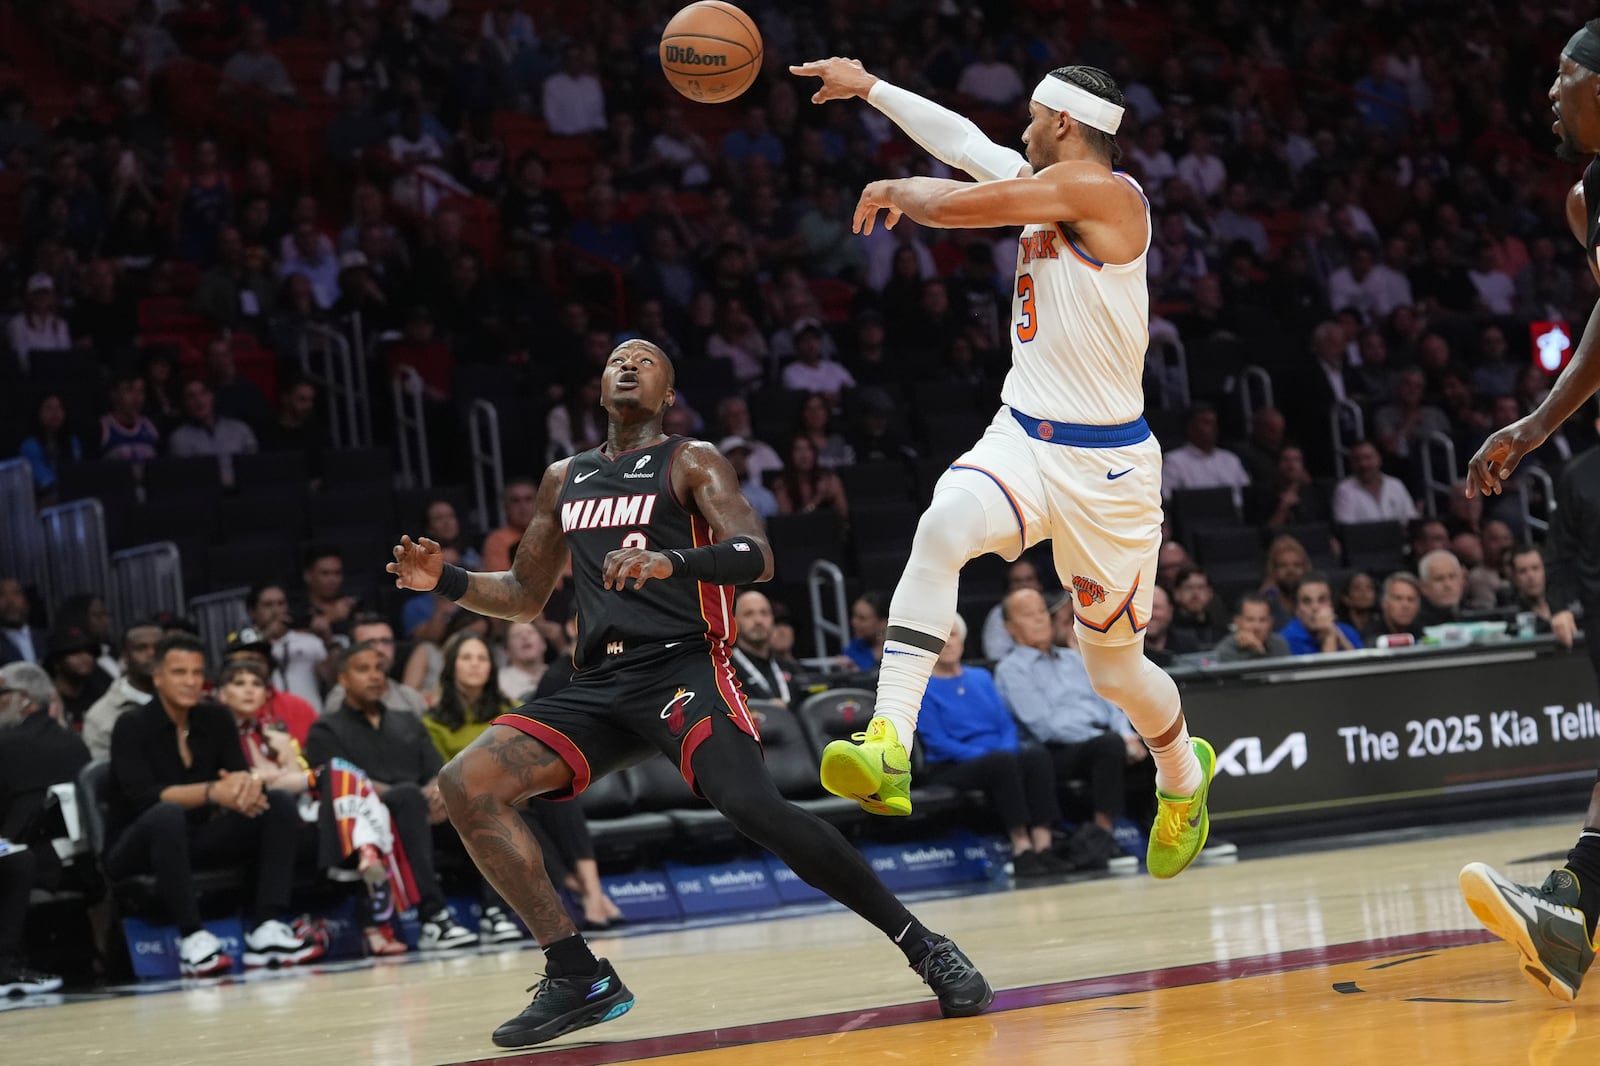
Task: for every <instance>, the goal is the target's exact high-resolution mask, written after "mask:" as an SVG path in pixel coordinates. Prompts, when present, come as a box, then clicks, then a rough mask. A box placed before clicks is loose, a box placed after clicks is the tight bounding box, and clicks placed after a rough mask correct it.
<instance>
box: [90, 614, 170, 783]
mask: <svg viewBox="0 0 1600 1066" xmlns="http://www.w3.org/2000/svg"><path fill="white" fill-rule="evenodd" d="M160 639H161V627H160V626H159V625H157V624H155V623H154V622H138V623H135V624H134V625H131V626H129V627H128V628H127V629H125V630H124V631H123V633H122V671H121V673H120V674H119V675H118V677H117V679H116V680H115V681H113V682H111V687H110V688H108V689H106V691H105V694H104V695H102V696H101V697H100V698H99V699H98V700H95V701H94V703H93V704H92V705H91V706H90V707H89V709H88V711H86V712H85V713H84V716H83V742H84V743H85V744H87V745H88V746H89V754H90V755H92V756H94V757H95V758H96V759H109V758H110V757H111V731H112V730H113V729H114V728H115V727H116V724H117V719H118V718H120V717H122V715H123V713H124V712H125V711H128V710H131V709H132V708H134V707H142V706H144V705H145V704H147V703H149V702H150V700H151V698H152V697H154V695H155V688H154V687H153V686H152V685H151V683H150V670H151V665H152V664H153V663H154V662H155V656H156V643H157V642H158V641H160Z"/></svg>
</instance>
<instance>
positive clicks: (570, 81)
mask: <svg viewBox="0 0 1600 1066" xmlns="http://www.w3.org/2000/svg"><path fill="white" fill-rule="evenodd" d="M594 71H595V60H594V49H593V47H592V46H590V45H587V44H569V45H568V46H567V49H566V51H565V52H564V53H563V55H562V62H561V69H560V70H559V71H557V72H556V73H554V74H552V75H550V76H549V77H548V78H546V79H545V82H544V95H543V107H542V109H541V110H542V111H543V114H544V121H545V125H546V126H548V127H549V129H550V132H551V133H553V134H555V135H556V136H557V137H577V136H581V135H582V134H585V133H600V132H603V131H604V130H605V128H606V94H605V89H604V88H603V87H602V86H601V84H600V79H599V78H598V77H596V76H595V72H594Z"/></svg>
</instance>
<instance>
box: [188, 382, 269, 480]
mask: <svg viewBox="0 0 1600 1066" xmlns="http://www.w3.org/2000/svg"><path fill="white" fill-rule="evenodd" d="M183 413H184V416H185V419H186V420H185V422H184V423H183V425H181V426H179V427H178V428H177V429H175V430H173V431H172V439H171V440H169V441H168V442H167V447H168V450H169V451H170V452H171V453H172V455H173V456H175V457H177V458H191V457H195V456H214V457H215V458H216V460H217V467H218V469H219V471H220V472H221V475H222V483H223V485H225V486H229V487H232V485H233V484H234V480H233V457H234V456H236V455H253V454H255V452H256V451H257V450H258V448H259V446H258V445H257V443H256V435H255V431H254V430H252V429H251V428H250V427H249V426H247V425H245V424H244V423H243V422H241V421H239V420H238V419H237V418H228V417H226V416H225V415H220V414H218V413H217V405H216V397H215V395H214V394H213V393H212V391H211V386H209V385H207V384H206V383H205V382H204V381H201V380H200V379H198V378H195V379H193V380H191V381H188V382H186V383H185V384H184V386H183Z"/></svg>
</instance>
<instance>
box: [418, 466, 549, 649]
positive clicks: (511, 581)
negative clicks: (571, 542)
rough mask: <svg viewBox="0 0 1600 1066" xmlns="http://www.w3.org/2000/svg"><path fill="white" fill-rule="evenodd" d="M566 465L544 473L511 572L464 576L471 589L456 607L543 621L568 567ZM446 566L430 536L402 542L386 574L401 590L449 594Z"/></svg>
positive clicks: (457, 598)
mask: <svg viewBox="0 0 1600 1066" xmlns="http://www.w3.org/2000/svg"><path fill="white" fill-rule="evenodd" d="M567 463H568V460H566V459H562V460H560V461H559V462H555V463H552V464H550V467H549V468H548V469H547V470H545V472H544V479H543V480H542V481H540V483H539V498H538V502H537V503H536V504H535V507H536V510H535V512H534V516H533V521H532V522H529V523H528V528H527V529H526V530H525V531H524V532H523V534H522V543H520V544H518V545H517V551H516V554H515V555H514V556H513V557H512V559H511V569H510V570H502V571H499V572H497V573H474V572H470V571H460V573H465V574H466V589H465V591H464V592H461V593H459V594H457V595H455V596H453V597H452V598H453V599H454V600H455V602H457V603H459V604H460V605H461V606H463V607H465V608H466V609H467V610H469V611H473V612H475V613H477V614H482V615H487V616H489V617H490V618H505V619H509V620H510V621H513V622H531V621H533V620H534V619H535V618H537V617H539V612H540V611H542V610H544V605H545V602H546V601H547V600H549V599H550V593H551V592H552V591H553V590H554V589H555V587H556V582H557V581H559V580H560V579H561V575H562V573H563V572H564V571H565V570H566V566H567V542H566V541H565V540H564V539H563V538H562V535H561V519H560V516H559V514H558V511H559V507H558V504H559V502H560V499H561V486H562V483H563V482H564V481H565V480H566V476H567ZM444 566H445V564H444V559H443V557H442V556H441V554H440V549H439V545H438V544H436V543H435V542H433V541H431V540H429V539H427V538H426V537H424V538H422V539H421V540H418V541H412V539H411V538H410V537H402V538H401V539H400V544H399V545H398V546H397V547H396V548H395V549H394V562H392V563H390V564H389V566H388V568H387V569H388V571H389V573H391V574H393V575H395V581H394V583H395V587H396V588H403V589H414V590H416V591H418V592H438V593H439V594H440V595H449V594H450V593H451V592H453V591H454V589H453V588H450V587H441V585H442V584H443V585H448V584H449V575H447V574H445V572H444ZM441 578H444V579H445V580H444V582H441Z"/></svg>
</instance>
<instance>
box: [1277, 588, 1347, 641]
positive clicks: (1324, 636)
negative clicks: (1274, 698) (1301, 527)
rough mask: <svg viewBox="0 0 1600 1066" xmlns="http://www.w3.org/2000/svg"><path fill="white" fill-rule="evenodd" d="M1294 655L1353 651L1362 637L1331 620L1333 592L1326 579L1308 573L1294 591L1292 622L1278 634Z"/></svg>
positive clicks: (1335, 619)
mask: <svg viewBox="0 0 1600 1066" xmlns="http://www.w3.org/2000/svg"><path fill="white" fill-rule="evenodd" d="M1281 632H1282V634H1283V639H1284V640H1285V641H1287V642H1288V644H1289V650H1290V651H1291V652H1293V653H1294V654H1295V655H1316V654H1318V653H1319V652H1335V651H1353V650H1354V649H1356V648H1359V647H1361V634H1359V633H1357V632H1356V631H1355V630H1354V629H1352V628H1351V627H1350V626H1348V625H1346V624H1345V623H1344V622H1341V621H1339V620H1338V619H1337V618H1336V617H1334V613H1333V588H1332V586H1331V585H1329V584H1328V579H1327V577H1326V576H1324V575H1322V574H1319V573H1315V572H1313V573H1310V574H1307V575H1306V576H1305V577H1303V578H1301V579H1300V587H1299V588H1298V589H1297V590H1296V591H1295V605H1294V618H1293V620H1291V621H1290V622H1289V624H1288V625H1286V626H1284V627H1283V629H1282V630H1281Z"/></svg>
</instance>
